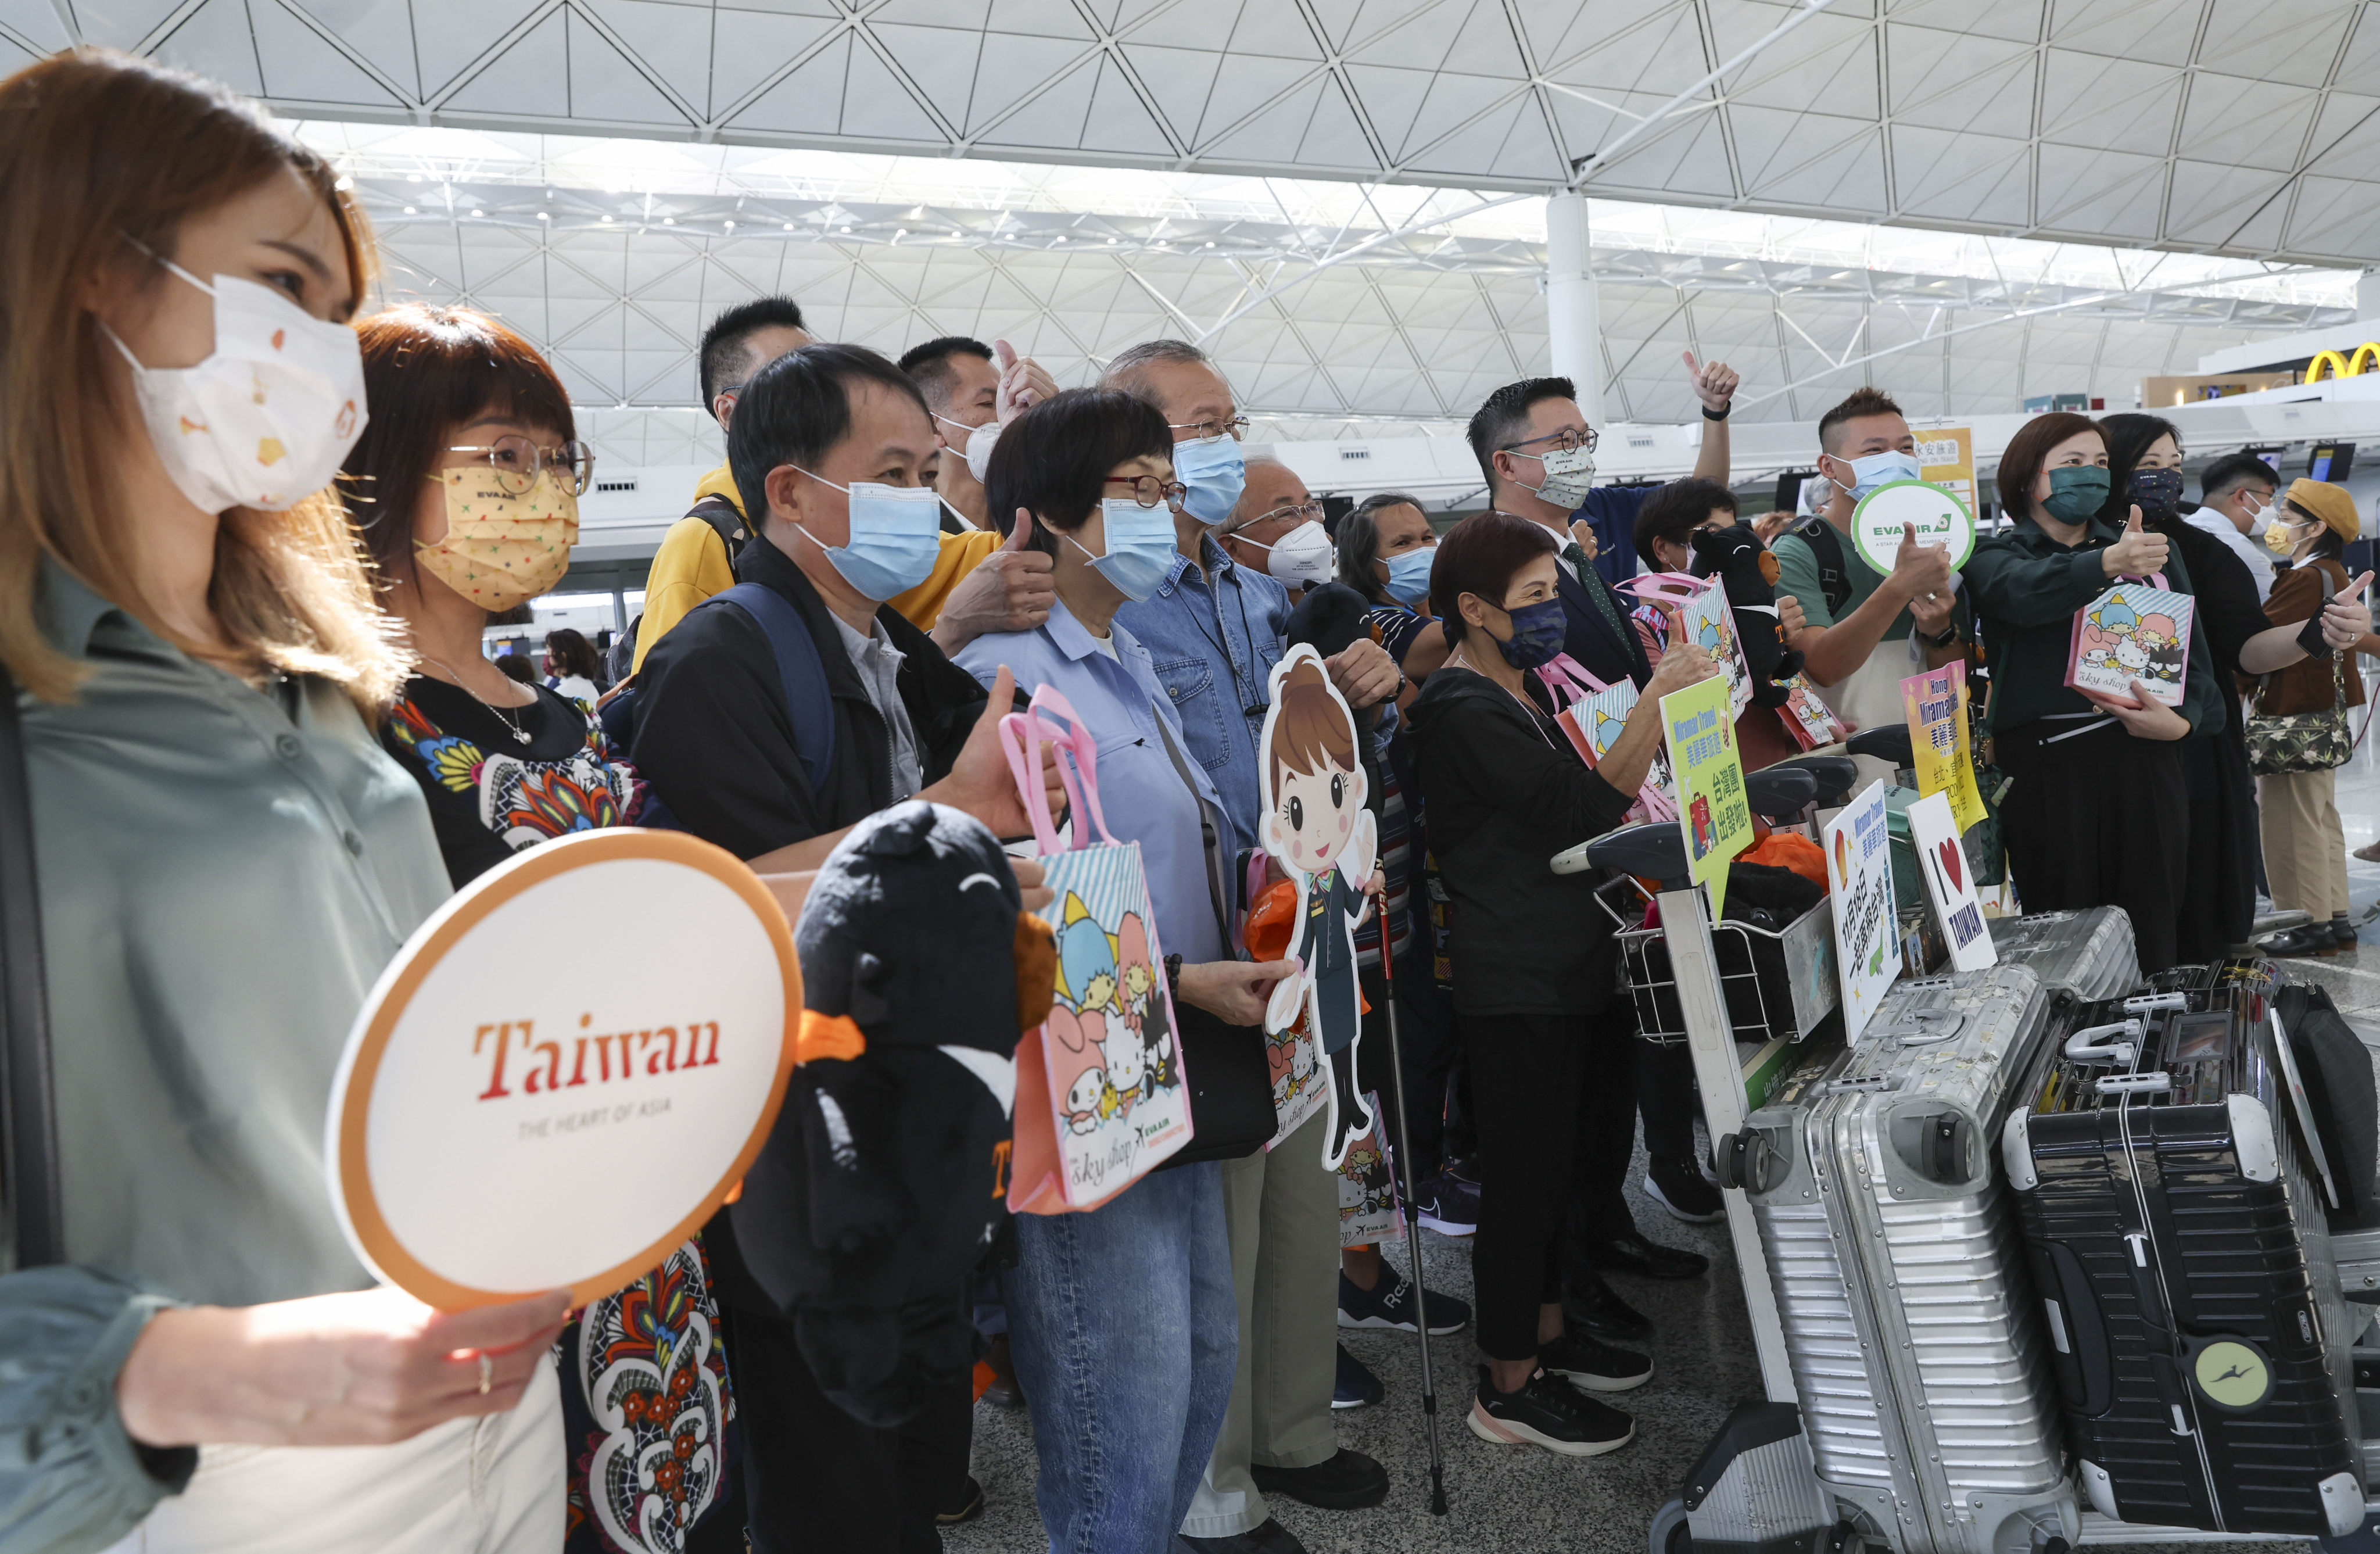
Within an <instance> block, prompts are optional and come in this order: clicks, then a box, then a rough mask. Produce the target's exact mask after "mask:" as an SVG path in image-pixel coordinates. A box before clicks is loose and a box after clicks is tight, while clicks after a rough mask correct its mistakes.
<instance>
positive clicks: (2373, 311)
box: [2355, 270, 2380, 344]
mask: <svg viewBox="0 0 2380 1554" xmlns="http://www.w3.org/2000/svg"><path fill="white" fill-rule="evenodd" d="M2355 316H2356V317H2357V318H2359V319H2380V270H2366V271H2365V272H2363V273H2362V274H2360V275H2358V276H2356V277H2355ZM2358 343H2359V344H2361V342H2358Z"/></svg>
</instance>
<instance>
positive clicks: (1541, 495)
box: [1513, 448, 1595, 509]
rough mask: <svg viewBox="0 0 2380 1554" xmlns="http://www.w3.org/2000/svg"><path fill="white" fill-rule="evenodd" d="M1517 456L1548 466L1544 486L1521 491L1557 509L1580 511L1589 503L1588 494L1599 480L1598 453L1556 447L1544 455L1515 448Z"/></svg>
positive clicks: (1514, 453)
mask: <svg viewBox="0 0 2380 1554" xmlns="http://www.w3.org/2000/svg"><path fill="white" fill-rule="evenodd" d="M1513 456H1514V457H1515V458H1533V459H1536V461H1537V462H1538V463H1539V464H1540V465H1542V466H1543V467H1544V468H1545V472H1546V478H1545V480H1544V481H1543V483H1541V484H1538V485H1535V486H1523V487H1522V488H1521V489H1522V490H1523V491H1525V492H1531V493H1532V494H1534V495H1535V496H1536V499H1537V500H1538V501H1540V502H1549V503H1551V504H1553V505H1555V506H1557V507H1563V508H1573V509H1574V508H1576V507H1577V506H1578V504H1580V503H1582V502H1584V501H1585V500H1586V493H1587V491H1588V490H1589V488H1590V487H1591V486H1592V485H1593V484H1594V481H1595V454H1594V452H1593V451H1592V450H1590V449H1587V448H1555V449H1552V450H1551V451H1549V452H1547V453H1542V454H1531V453H1522V452H1520V451H1519V450H1517V449H1515V450H1514V451H1513Z"/></svg>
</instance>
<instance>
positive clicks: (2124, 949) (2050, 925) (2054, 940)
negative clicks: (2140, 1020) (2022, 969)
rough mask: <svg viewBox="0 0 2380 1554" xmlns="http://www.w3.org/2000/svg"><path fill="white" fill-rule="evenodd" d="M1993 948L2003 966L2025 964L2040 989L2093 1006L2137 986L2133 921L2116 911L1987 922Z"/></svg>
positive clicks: (2036, 915) (2108, 908)
mask: <svg viewBox="0 0 2380 1554" xmlns="http://www.w3.org/2000/svg"><path fill="white" fill-rule="evenodd" d="M1992 948H1993V949H1994V950H1996V951H1998V953H1999V963H2000V964H2001V965H2029V966H2031V967H2033V973H2034V976H2036V977H2040V978H2041V982H2042V986H2044V987H2046V988H2047V989H2049V990H2050V991H2052V992H2070V993H2072V994H2073V995H2074V996H2075V997H2076V998H2078V999H2081V1000H2082V1001H2083V1002H2085V1003H2097V1002H2100V1001H2102V1000H2104V999H2111V998H2114V997H2115V996H2116V995H2117V994H2119V993H2124V992H2130V991H2131V989H2134V988H2136V987H2138V986H2140V981H2141V963H2140V958H2139V956H2138V955H2137V954H2136V953H2134V951H2133V948H2132V920H2131V917H2127V916H2126V915H2125V912H2124V909H2123V908H2122V907H2120V906H2093V907H2089V908H2086V909H2084V910H2083V911H2080V912H2035V913H2034V914H2032V915H2031V916H2029V917H1995V918H1993V919H1992Z"/></svg>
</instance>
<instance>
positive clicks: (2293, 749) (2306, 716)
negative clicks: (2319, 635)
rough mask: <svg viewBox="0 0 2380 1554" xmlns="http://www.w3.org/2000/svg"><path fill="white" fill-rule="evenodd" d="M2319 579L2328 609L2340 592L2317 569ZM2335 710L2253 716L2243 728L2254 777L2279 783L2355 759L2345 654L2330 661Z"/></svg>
mask: <svg viewBox="0 0 2380 1554" xmlns="http://www.w3.org/2000/svg"><path fill="white" fill-rule="evenodd" d="M2314 576H2315V577H2319V578H2321V579H2322V602H2323V605H2324V606H2325V607H2326V606H2327V605H2328V604H2329V603H2330V600H2331V595H2332V593H2333V592H2334V591H2335V590H2334V589H2333V588H2332V585H2331V581H2330V574H2329V573H2328V572H2326V571H2325V570H2324V569H2323V568H2321V567H2319V566H2317V567H2315V568H2314ZM2316 613H2320V611H2319V610H2317V612H2316ZM2271 682H2272V676H2271V675H2270V674H2266V675H2264V676H2263V677H2262V678H2261V679H2260V680H2259V682H2258V687H2259V689H2261V688H2262V687H2263V686H2265V685H2269V684H2270V683H2271ZM2330 684H2331V698H2330V705H2329V706H2328V707H2325V708H2324V709H2322V710H2320V711H2317V712H2284V713H2280V714H2277V715H2276V716H2272V717H2258V716H2255V715H2253V714H2251V715H2250V716H2249V718H2248V719H2247V721H2246V722H2245V723H2244V724H2242V726H2241V734H2242V735H2244V737H2245V738H2246V740H2247V743H2248V770H2249V771H2253V772H2254V773H2255V774H2256V775H2257V776H2259V777H2278V776H2281V775H2283V774H2285V773H2288V772H2292V771H2331V770H2333V769H2335V768H2338V767H2341V766H2345V765H2346V764H2347V759H2348V758H2349V757H2350V756H2351V755H2353V754H2354V753H2355V741H2354V739H2353V737H2352V736H2351V735H2349V733H2348V730H2347V655H2346V654H2345V653H2343V652H2333V653H2332V654H2331V655H2330Z"/></svg>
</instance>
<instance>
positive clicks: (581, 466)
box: [446, 437, 595, 496]
mask: <svg viewBox="0 0 2380 1554" xmlns="http://www.w3.org/2000/svg"><path fill="white" fill-rule="evenodd" d="M446 451H447V452H448V453H450V454H482V455H486V457H487V460H488V467H490V468H491V469H493V470H494V471H495V472H496V485H497V486H498V487H499V488H500V489H502V490H503V491H504V492H506V493H507V494H508V495H512V496H519V495H520V494H522V493H523V492H527V491H528V488H529V487H531V486H533V485H535V484H537V478H538V475H539V474H540V472H541V471H543V470H546V469H552V470H553V478H554V480H555V481H556V482H557V483H561V484H565V485H567V486H568V487H569V488H570V494H571V495H573V496H584V495H586V494H587V488H588V487H589V486H590V485H592V484H593V483H594V481H595V450H594V449H592V448H590V447H589V446H588V445H587V444H586V443H564V444H562V446H560V447H558V448H540V447H539V446H538V445H537V444H536V443H532V442H530V441H529V440H528V438H526V437H499V438H497V439H496V440H495V441H494V442H493V443H490V444H489V445H488V446H486V447H484V448H449V449H447V450H446Z"/></svg>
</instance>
